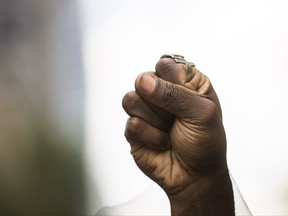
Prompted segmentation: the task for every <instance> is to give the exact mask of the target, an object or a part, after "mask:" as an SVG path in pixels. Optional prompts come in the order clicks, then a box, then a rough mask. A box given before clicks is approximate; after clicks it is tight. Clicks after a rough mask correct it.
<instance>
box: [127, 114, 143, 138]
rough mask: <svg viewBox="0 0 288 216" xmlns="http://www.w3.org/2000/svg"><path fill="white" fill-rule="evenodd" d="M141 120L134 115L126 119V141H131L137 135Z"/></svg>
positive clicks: (139, 131)
mask: <svg viewBox="0 0 288 216" xmlns="http://www.w3.org/2000/svg"><path fill="white" fill-rule="evenodd" d="M141 133H142V132H141V122H140V119H138V118H136V117H131V118H129V119H128V120H127V123H126V129H125V134H124V135H125V137H126V139H127V140H128V141H133V140H135V139H137V137H139V135H140V134H141Z"/></svg>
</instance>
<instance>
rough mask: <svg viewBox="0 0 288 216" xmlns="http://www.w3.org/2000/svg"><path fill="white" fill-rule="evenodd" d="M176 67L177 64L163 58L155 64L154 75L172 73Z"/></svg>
mask: <svg viewBox="0 0 288 216" xmlns="http://www.w3.org/2000/svg"><path fill="white" fill-rule="evenodd" d="M176 67H177V64H176V63H175V61H174V60H173V59H171V58H163V59H160V60H159V61H158V62H157V64H156V73H157V74H159V73H160V74H162V75H165V74H167V73H169V72H171V71H173V70H174V69H176Z"/></svg>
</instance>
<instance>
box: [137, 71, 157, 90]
mask: <svg viewBox="0 0 288 216" xmlns="http://www.w3.org/2000/svg"><path fill="white" fill-rule="evenodd" d="M139 81H140V83H139V84H140V88H141V90H142V91H144V92H146V93H151V92H153V90H154V88H155V86H156V81H155V79H154V78H152V77H151V76H149V75H145V76H142V77H141V78H140V80H139Z"/></svg>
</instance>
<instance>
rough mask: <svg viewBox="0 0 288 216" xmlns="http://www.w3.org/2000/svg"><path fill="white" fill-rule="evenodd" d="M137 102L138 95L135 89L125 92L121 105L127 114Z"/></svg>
mask: <svg viewBox="0 0 288 216" xmlns="http://www.w3.org/2000/svg"><path fill="white" fill-rule="evenodd" d="M138 103H139V96H138V95H137V94H136V92H135V91H130V92H128V93H126V94H125V96H124V97H123V99H122V107H123V109H124V110H125V111H126V112H127V113H128V114H129V113H130V112H131V111H132V110H133V109H134V107H135V106H136V105H137V104H138Z"/></svg>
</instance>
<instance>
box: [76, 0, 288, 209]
mask: <svg viewBox="0 0 288 216" xmlns="http://www.w3.org/2000/svg"><path fill="white" fill-rule="evenodd" d="M81 5H82V6H83V7H84V8H83V9H84V13H82V14H83V16H84V19H83V20H84V22H83V23H84V27H83V28H84V31H83V32H84V36H83V42H84V44H83V49H84V52H83V53H84V57H85V58H84V65H85V71H86V73H87V79H86V80H87V82H86V84H87V86H86V89H87V107H86V111H87V115H88V118H87V122H86V124H87V144H86V150H85V152H86V154H85V156H86V159H87V161H88V166H87V169H88V170H89V175H90V178H91V182H92V185H91V188H90V192H91V194H90V195H91V197H90V199H89V200H90V204H89V206H90V210H91V212H95V211H97V209H98V208H100V207H102V206H107V205H115V204H118V203H121V202H125V201H127V200H129V199H130V198H132V197H134V196H135V195H137V194H139V193H141V192H142V191H145V190H146V188H148V190H150V185H153V183H152V182H151V181H150V180H149V179H148V178H147V177H146V176H144V175H143V174H142V173H141V171H139V170H138V169H137V167H136V166H135V165H134V162H133V159H132V157H131V156H130V153H129V144H128V143H127V142H126V140H125V138H124V136H123V133H124V128H125V122H126V119H127V115H126V114H125V112H124V111H123V110H122V108H121V100H122V97H123V95H124V94H125V93H126V92H127V91H129V90H132V89H133V88H134V80H135V78H136V76H137V75H138V74H139V73H141V72H145V71H151V70H152V71H153V70H154V65H155V63H156V62H157V60H158V59H159V58H160V56H161V55H162V54H164V53H176V54H182V55H184V56H185V57H186V59H187V60H190V61H192V62H194V63H196V66H197V68H198V69H199V70H200V71H202V72H203V73H205V74H207V75H208V76H209V77H210V78H211V81H212V83H213V85H214V87H215V89H216V91H217V93H218V96H219V98H220V101H221V104H222V108H223V115H224V124H225V128H226V133H227V140H228V160H229V161H228V162H229V168H230V171H231V173H232V175H233V176H234V179H235V181H236V183H237V184H238V187H239V189H240V191H241V192H242V195H243V197H244V199H245V200H246V202H247V204H248V206H249V208H250V210H251V211H252V213H253V214H254V215H288V205H287V203H288V157H287V154H288V147H287V146H288V133H287V131H288V128H287V122H288V113H287V110H288V105H287V104H288V103H287V93H288V40H287V38H288V1H285V0H241V1H240V0H232V1H231V0H217V1H212V0H201V1H200V0H179V1H171V0H145V1H143V0H142V1H140V0H121V1H117V0H83V1H82V3H81ZM92 186H93V188H92ZM153 187H154V188H156V186H154V185H153ZM93 191H97V192H98V194H100V199H99V200H98V202H96V201H93V197H94V194H95V193H94V192H93ZM152 191H153V190H152ZM157 193H162V191H161V190H159V191H155V192H154V197H156V196H157ZM159 197H161V196H160V195H159ZM147 202H148V203H150V209H153V208H154V207H155V205H157V204H159V202H158V203H157V204H156V203H155V199H151V200H150V202H149V200H148V201H147ZM163 202H167V200H165V199H164V200H163ZM152 203H153V204H152ZM147 208H149V204H147ZM160 208H161V207H160ZM154 210H155V208H154ZM152 215H153V214H152Z"/></svg>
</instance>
